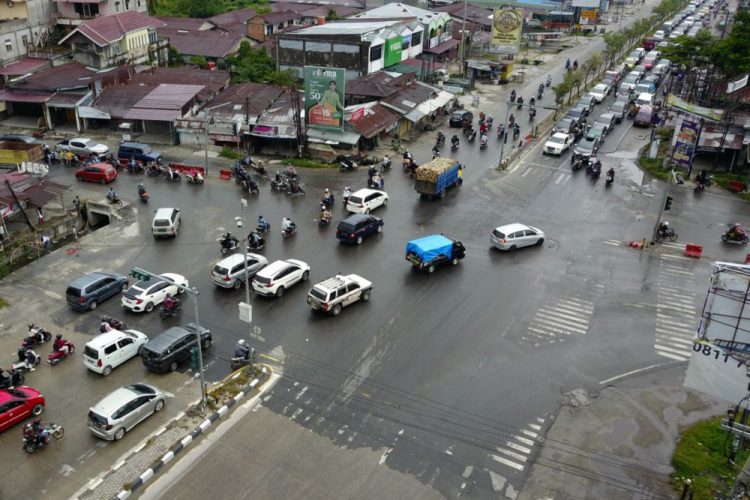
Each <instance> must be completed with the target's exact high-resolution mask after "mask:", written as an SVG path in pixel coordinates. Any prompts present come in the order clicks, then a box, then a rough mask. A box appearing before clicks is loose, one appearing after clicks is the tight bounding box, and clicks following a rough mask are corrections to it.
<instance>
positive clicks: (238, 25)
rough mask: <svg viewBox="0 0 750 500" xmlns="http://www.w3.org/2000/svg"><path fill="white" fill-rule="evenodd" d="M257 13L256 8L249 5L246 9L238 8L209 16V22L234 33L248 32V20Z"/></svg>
mask: <svg viewBox="0 0 750 500" xmlns="http://www.w3.org/2000/svg"><path fill="white" fill-rule="evenodd" d="M255 14H256V12H255V9H253V8H251V7H248V8H246V9H237V10H233V11H230V12H225V13H224V14H219V15H218V16H213V17H209V18H208V19H207V21H208V22H210V23H211V24H213V25H214V26H218V27H220V28H222V29H224V30H226V31H232V32H234V33H246V32H247V21H248V19H250V18H251V17H253V16H254V15H255Z"/></svg>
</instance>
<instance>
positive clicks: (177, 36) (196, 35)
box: [157, 28, 245, 57]
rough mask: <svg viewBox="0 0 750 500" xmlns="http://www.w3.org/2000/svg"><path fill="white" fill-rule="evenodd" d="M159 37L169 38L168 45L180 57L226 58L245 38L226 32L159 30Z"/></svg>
mask: <svg viewBox="0 0 750 500" xmlns="http://www.w3.org/2000/svg"><path fill="white" fill-rule="evenodd" d="M157 32H158V33H159V35H160V36H165V37H167V38H169V44H170V45H171V46H172V47H174V48H175V49H177V52H179V53H180V54H182V55H188V56H204V57H227V56H229V55H232V54H234V53H235V52H237V50H238V49H239V48H240V42H242V40H243V39H244V38H245V36H244V35H243V34H242V33H231V32H227V31H215V30H208V31H184V30H176V29H169V28H159V29H157Z"/></svg>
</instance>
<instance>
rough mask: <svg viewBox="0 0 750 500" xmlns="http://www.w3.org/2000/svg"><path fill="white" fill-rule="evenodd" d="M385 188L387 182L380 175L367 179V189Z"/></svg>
mask: <svg viewBox="0 0 750 500" xmlns="http://www.w3.org/2000/svg"><path fill="white" fill-rule="evenodd" d="M384 186H385V181H383V178H382V177H380V176H379V175H374V176H372V177H370V178H369V179H367V187H369V188H370V189H383V187H384Z"/></svg>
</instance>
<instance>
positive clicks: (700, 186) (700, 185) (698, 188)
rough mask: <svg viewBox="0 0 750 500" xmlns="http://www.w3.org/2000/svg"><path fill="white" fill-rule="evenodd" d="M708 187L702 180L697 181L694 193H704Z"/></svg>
mask: <svg viewBox="0 0 750 500" xmlns="http://www.w3.org/2000/svg"><path fill="white" fill-rule="evenodd" d="M705 189H706V185H705V184H703V183H702V182H697V183H696V184H695V188H694V189H693V192H694V193H702V192H703V191H704V190H705Z"/></svg>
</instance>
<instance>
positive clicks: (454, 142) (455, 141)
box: [451, 134, 460, 148]
mask: <svg viewBox="0 0 750 500" xmlns="http://www.w3.org/2000/svg"><path fill="white" fill-rule="evenodd" d="M459 143H460V140H459V139H458V135H456V134H453V137H451V146H453V147H454V148H457V147H458V144H459Z"/></svg>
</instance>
